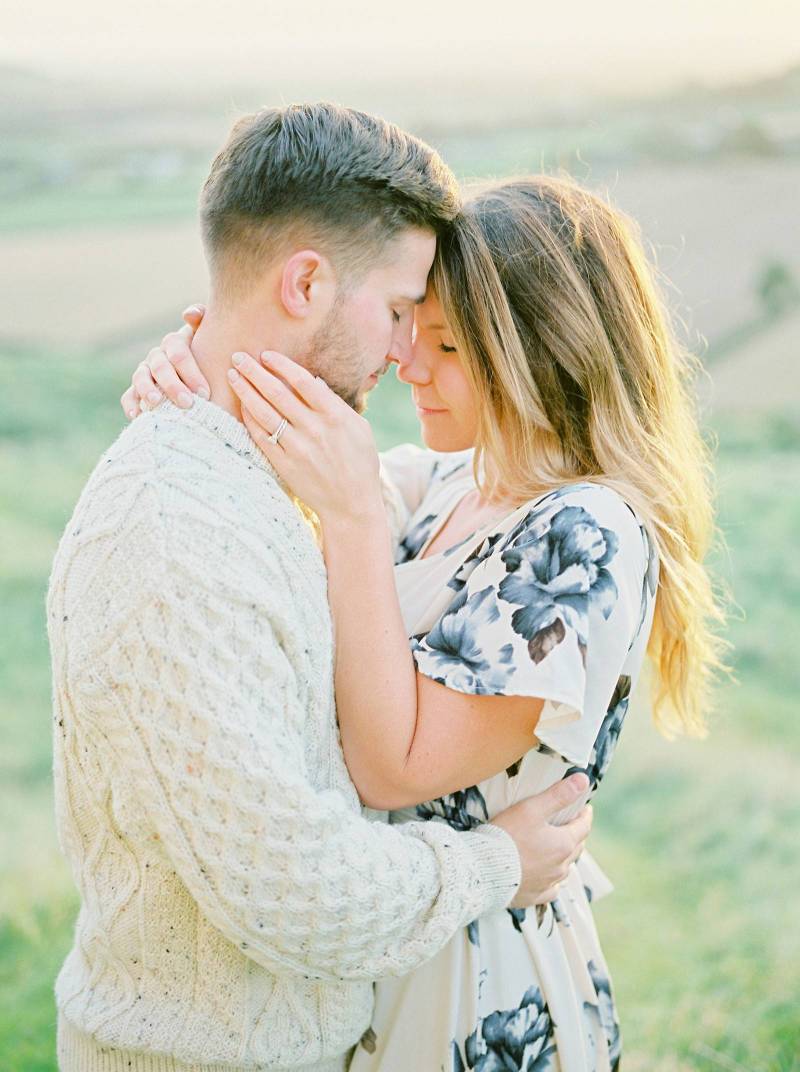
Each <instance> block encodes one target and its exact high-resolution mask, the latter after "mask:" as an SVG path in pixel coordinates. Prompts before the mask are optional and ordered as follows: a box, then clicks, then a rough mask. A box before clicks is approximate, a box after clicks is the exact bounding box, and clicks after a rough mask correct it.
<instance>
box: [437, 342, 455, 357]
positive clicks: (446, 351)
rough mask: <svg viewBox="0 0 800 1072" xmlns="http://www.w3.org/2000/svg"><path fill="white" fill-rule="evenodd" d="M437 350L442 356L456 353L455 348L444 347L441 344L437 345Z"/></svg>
mask: <svg viewBox="0 0 800 1072" xmlns="http://www.w3.org/2000/svg"><path fill="white" fill-rule="evenodd" d="M439 349H440V350H441V351H442V353H443V354H454V353H455V352H456V348H455V346H445V344H444V343H443V342H440V343H439Z"/></svg>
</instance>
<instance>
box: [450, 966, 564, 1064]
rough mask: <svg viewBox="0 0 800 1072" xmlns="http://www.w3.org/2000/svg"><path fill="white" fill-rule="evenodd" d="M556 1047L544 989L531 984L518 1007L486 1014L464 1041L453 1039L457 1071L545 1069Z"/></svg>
mask: <svg viewBox="0 0 800 1072" xmlns="http://www.w3.org/2000/svg"><path fill="white" fill-rule="evenodd" d="M555 1052H556V1049H555V1046H554V1045H553V1025H552V1021H551V1019H550V1012H549V1010H548V1008H547V1004H546V1003H545V1001H544V998H543V997H542V992H541V990H540V989H539V988H538V987H536V986H531V987H529V988H528V990H527V991H526V992H525V994H524V996H523V998H522V1000H521V1001H520V1003H519V1006H518V1007H517V1008H516V1009H503V1010H498V1011H497V1012H493V1013H491V1014H490V1015H489V1016H486V1017H483V1018H482V1019H481V1020H480V1021H479V1023H478V1026H477V1027H476V1028H475V1030H474V1031H473V1032H472V1034H471V1035H469V1037H468V1038H467V1039H466V1040H465V1042H464V1052H463V1058H462V1054H461V1050H460V1049H459V1046H458V1044H457V1043H456V1042H455V1040H454V1041H453V1072H467V1069H470V1070H474V1072H504V1070H506V1069H508V1070H517V1069H519V1070H520V1072H544V1070H545V1069H547V1068H548V1067H549V1066H550V1064H551V1058H552V1057H553V1055H554V1054H555Z"/></svg>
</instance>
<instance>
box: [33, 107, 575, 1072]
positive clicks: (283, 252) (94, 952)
mask: <svg viewBox="0 0 800 1072" xmlns="http://www.w3.org/2000/svg"><path fill="white" fill-rule="evenodd" d="M457 205H458V200H457V194H456V190H455V186H454V183H453V179H452V176H451V175H450V173H449V172H448V171H447V170H446V169H445V168H444V165H443V164H442V163H441V161H440V160H439V159H438V157H437V156H436V155H435V154H434V153H433V152H432V151H431V150H430V149H428V148H427V147H426V146H424V145H422V144H421V143H420V142H418V141H416V140H415V139H413V138H411V137H410V136H408V135H406V134H404V133H403V132H401V131H400V130H398V129H397V128H395V127H392V126H389V125H387V124H385V123H383V122H381V121H379V120H377V119H373V118H371V117H368V116H366V115H363V114H361V113H358V112H353V111H349V110H344V109H339V108H336V107H334V106H331V105H313V106H302V107H291V108H287V109H270V110H264V111H262V112H260V113H258V114H257V115H255V116H251V117H248V118H246V119H244V120H242V121H241V122H240V123H238V124H237V125H236V126H235V127H234V130H233V132H232V134H231V136H230V138H229V141H228V143H227V144H226V146H225V147H224V148H223V150H222V151H221V153H220V154H219V155H218V157H217V158H216V160H215V161H214V164H213V166H212V170H211V174H210V176H209V178H208V180H207V182H206V185H205V188H204V191H203V197H202V202H201V217H202V225H203V237H204V242H205V248H206V252H207V256H208V260H209V267H210V273H211V300H210V304H209V309H208V312H207V314H206V316H205V318H204V320H203V324H202V327H201V329H200V330H199V331H198V333H197V335H196V337H195V341H194V344H193V348H194V352H195V355H196V356H197V358H198V361H199V363H200V367H201V369H202V371H203V373H204V375H205V376H206V378H207V380H208V383H209V385H210V396H211V400H210V401H204V400H202V399H198V400H196V401H195V404H194V405H193V406H191V408H189V409H187V410H186V411H185V412H184V411H182V410H181V409H180V408H178V407H176V406H173V405H172V404H171V403H168V402H165V403H163V404H162V405H160V406H158V407H157V408H156V409H155V411H154V412H153V413H151V414H149V415H148V416H146V417H143V418H142V419H140V420H137V421H135V422H134V423H133V424H132V425H131V426H130V427H129V428H127V429H126V430H125V431H124V432H123V433H122V435H121V436H120V437H119V439H118V440H117V442H116V443H115V444H114V445H113V446H112V447H111V449H110V450H109V451H108V452H107V454H106V455H105V456H104V457H103V458H102V459H101V461H100V463H99V464H98V466H97V468H96V469H95V471H94V473H93V474H92V476H91V477H90V479H89V482H88V484H87V486H86V488H85V490H84V493H83V495H82V496H81V499H80V501H79V503H78V506H77V507H76V510H75V513H74V515H73V517H72V519H71V521H70V522H69V524H68V526H67V529H66V531H65V533H64V536H63V538H62V541H61V544H60V546H59V550H58V552H57V555H56V559H55V563H54V568H53V574H52V578H51V585H50V592H49V596H48V626H49V634H50V642H51V649H52V659H53V688H54V703H55V778H56V803H57V816H58V824H59V832H60V837H61V841H62V845H63V847H64V851H65V852H66V854H67V856H68V858H69V860H70V862H71V864H72V867H73V872H74V875H75V880H76V883H77V885H78V888H79V890H80V894H81V910H80V914H79V917H78V922H77V926H76V933H75V942H74V945H73V948H72V950H71V951H70V953H69V955H68V957H67V960H66V962H65V964H64V966H63V968H62V971H61V973H60V975H59V979H58V983H57V1003H58V1008H59V1061H60V1067H61V1068H62V1070H63V1072H77V1070H80V1072H99V1070H101V1069H102V1070H104V1072H107V1070H117V1069H120V1070H122V1069H135V1070H139V1072H155V1070H158V1072H191V1070H195V1072H201V1070H202V1072H212V1070H213V1072H216V1070H220V1072H221V1070H222V1069H227V1070H230V1069H256V1068H258V1069H271V1070H273V1072H278V1070H282V1069H283V1070H286V1069H290V1068H292V1069H297V1068H303V1069H314V1070H316V1072H334V1070H337V1072H340V1070H341V1069H343V1068H344V1067H346V1056H347V1051H348V1049H349V1047H351V1046H352V1045H353V1044H354V1043H355V1042H357V1041H358V1039H359V1037H360V1036H361V1034H362V1033H363V1031H364V1030H365V1029H366V1028H367V1027H368V1026H369V1021H370V1014H371V1002H372V987H371V982H372V980H374V979H375V978H377V977H379V976H381V975H388V974H402V973H404V972H408V971H410V970H412V969H413V968H414V967H415V966H416V965H418V964H419V963H421V962H422V961H424V960H426V959H428V958H430V957H432V956H433V955H434V954H435V953H436V952H437V951H438V950H439V949H440V948H441V947H442V946H443V945H444V944H445V943H446V942H447V940H448V939H449V938H450V937H451V936H452V934H453V933H454V932H455V931H456V930H457V929H458V928H459V927H463V926H465V925H467V924H468V923H469V922H470V921H471V920H473V919H475V918H476V917H477V916H479V915H481V914H482V913H484V912H487V911H491V910H493V909H498V908H503V907H505V906H507V905H508V904H509V903H511V901H512V898H514V904H521V905H530V904H533V903H536V902H537V901H539V900H542V899H546V898H547V897H548V892H549V895H550V896H552V886H553V883H554V882H555V881H557V879H558V877H559V875H561V874H563V869H564V866H565V864H566V862H567V861H569V860H570V859H573V858H574V856H575V855H576V853H577V852H578V851H579V850H580V847H581V845H582V843H583V840H584V839H585V837H586V835H587V833H588V827H589V822H590V819H589V816H587V815H584V816H583V817H582V818H581V819H580V820H576V821H575V822H574V823H573V824H571V825H570V826H569V827H564V828H561V829H556V828H554V827H552V826H550V825H549V824H548V822H547V820H548V817H549V816H551V815H553V814H555V813H556V812H557V811H558V810H559V809H561V808H562V807H564V806H565V805H568V804H570V803H572V802H573V801H574V800H575V799H577V798H578V797H579V796H580V794H581V792H582V791H583V789H584V788H585V785H586V782H585V780H584V778H583V776H582V775H578V776H575V777H574V778H573V779H572V780H571V781H569V782H564V783H560V784H559V785H558V786H555V787H553V789H552V790H550V791H549V792H548V793H547V794H543V795H542V797H541V798H534V800H532V801H530V802H525V803H523V804H520V805H517V806H516V807H515V808H512V809H509V811H508V812H506V813H504V814H503V815H501V816H500V817H498V818H497V819H496V820H495V821H494V823H492V824H486V825H485V826H484V827H482V828H481V829H480V830H478V831H475V832H469V833H464V834H456V833H454V832H453V831H452V830H451V829H450V828H449V827H447V826H446V825H444V824H438V823H433V822H430V823H420V824H410V825H408V826H404V827H402V828H399V827H391V826H389V825H386V824H383V823H377V822H372V821H369V820H368V819H367V818H365V817H362V816H361V814H360V811H359V802H358V799H357V795H356V793H355V790H354V788H353V786H352V783H351V782H350V779H349V778H348V775H347V770H346V768H345V764H344V759H343V755H342V752H341V748H340V744H339V741H338V737H337V730H336V720H335V710H334V697H333V673H332V662H333V641H332V635H331V622H330V616H329V611H328V606H327V602H326V588H325V572H324V566H323V562H322V557H321V555H320V553H319V550H318V548H317V546H316V544H315V542H314V539H313V535H312V531H311V529H310V528H309V526H308V525H307V524H306V522H305V521H304V519H303V517H302V516H301V514H300V512H299V511H298V510H297V508H296V507H295V505H294V504H293V502H292V501H291V500H290V499H289V498H288V497H287V496H286V495H285V494H284V492H283V491H282V489H281V487H280V486H279V484H278V482H277V480H276V478H275V475H274V473H273V472H272V470H271V469H270V467H269V465H268V463H267V462H266V461H265V459H264V458H263V456H262V455H261V453H260V452H259V451H258V450H257V449H256V447H255V445H254V444H253V442H252V440H251V439H250V437H249V435H248V433H247V431H246V429H245V427H244V425H243V424H242V422H241V412H240V410H239V409H238V407H237V403H236V399H235V396H234V395H233V394H232V392H231V391H230V389H229V387H228V385H227V379H226V372H227V369H228V367H229V364H230V356H231V354H232V353H233V352H235V351H237V350H242V351H248V352H250V353H259V352H261V350H263V349H264V347H265V345H266V344H267V342H269V344H270V345H271V346H272V347H275V348H278V349H280V350H281V351H283V352H285V353H288V354H290V355H292V356H294V357H295V358H296V359H297V360H298V361H301V362H302V363H303V364H304V365H305V366H306V367H308V368H309V369H311V370H313V371H314V372H315V373H317V374H319V375H322V376H324V378H325V379H326V380H327V381H328V383H329V384H331V386H333V387H334V388H335V389H336V390H337V391H338V392H339V393H340V394H341V395H342V397H343V398H345V399H347V400H348V401H349V402H351V404H354V405H358V404H359V399H360V397H361V395H362V393H363V390H364V389H368V388H369V387H370V386H372V385H374V383H375V382H376V380H377V375H378V373H379V371H380V370H381V368H382V367H383V365H384V364H385V362H386V361H387V359H388V358H390V357H393V356H394V357H396V356H397V355H398V353H399V352H400V351H401V350H402V348H403V347H407V346H408V345H410V337H411V322H412V318H413V309H414V306H415V304H416V303H417V302H419V301H420V300H421V299H422V296H423V295H424V293H425V287H426V280H427V274H428V271H429V269H430V266H431V263H432V260H433V255H434V250H435V242H436V233H437V230H438V229H439V228H441V227H442V226H443V225H445V224H446V222H447V220H448V219H450V218H452V216H453V214H454V213H455V211H456V210H457Z"/></svg>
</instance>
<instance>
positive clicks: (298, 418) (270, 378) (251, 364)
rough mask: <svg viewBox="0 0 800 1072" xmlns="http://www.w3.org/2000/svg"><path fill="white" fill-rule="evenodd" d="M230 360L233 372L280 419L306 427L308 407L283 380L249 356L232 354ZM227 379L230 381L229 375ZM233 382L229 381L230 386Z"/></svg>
mask: <svg viewBox="0 0 800 1072" xmlns="http://www.w3.org/2000/svg"><path fill="white" fill-rule="evenodd" d="M232 360H233V363H234V365H235V371H237V372H238V373H239V374H240V375H241V376H243V377H245V378H246V380H247V381H249V383H250V384H251V385H252V386H253V387H254V388H255V389H256V391H257V392H258V393H259V394H261V395H263V397H264V398H265V399H266V400H267V401H268V402H269V403H270V404H271V405H272V406H273V408H274V409H275V410H277V411H278V412H279V413H280V415H281V416H282V417H286V419H287V420H288V421H290V422H291V423H292V424H293V425H295V426H296V427H297V428H304V427H307V426H308V424H309V418H312V417H313V415H312V414H311V412H310V410H309V407H308V406H307V405H306V403H305V401H304V400H303V399H302V398H299V397H298V396H297V395H296V394H295V392H294V391H293V390H292V389H291V388H290V387H287V385H286V384H285V383H284V381H283V380H280V379H278V377H277V376H275V375H274V374H273V373H272V372H270V371H269V370H268V369H265V368H263V367H262V366H261V365H260V364H259V363H258V362H257V361H256V360H255V358H252V357H251V356H250V355H249V354H244V353H238V354H234V355H233V358H232ZM228 378H229V379H230V373H229V377H228ZM234 382H235V381H234V380H231V383H232V384H233V383H234Z"/></svg>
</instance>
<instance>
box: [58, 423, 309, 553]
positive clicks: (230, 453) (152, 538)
mask: <svg viewBox="0 0 800 1072" xmlns="http://www.w3.org/2000/svg"><path fill="white" fill-rule="evenodd" d="M298 525H300V526H303V522H302V519H300V517H299V514H298V512H297V510H296V508H295V507H294V505H293V503H292V502H291V500H290V499H289V498H288V496H287V495H286V493H285V492H284V491H283V490H282V489H281V487H280V485H279V484H278V482H277V480H276V479H275V477H274V476H272V475H271V474H270V473H269V472H267V470H265V469H264V468H263V466H259V465H257V464H251V463H249V462H248V460H247V459H246V458H243V457H242V456H241V454H239V453H237V452H236V451H235V450H233V449H231V448H230V447H228V446H227V445H226V443H225V441H224V439H221V438H219V437H216V436H214V435H212V434H210V433H209V431H208V429H206V428H204V427H202V426H199V425H197V424H195V423H194V422H192V421H191V420H181V419H180V415H178V416H173V415H172V414H171V413H170V412H164V413H162V412H160V411H156V412H154V413H150V414H145V415H143V416H142V417H138V418H137V419H136V420H135V421H133V422H132V423H131V424H130V425H128V427H126V428H125V429H124V430H123V431H122V432H121V434H120V435H119V436H118V437H117V439H116V440H115V441H114V443H112V445H111V446H110V447H109V448H108V450H107V451H106V452H105V453H104V454H103V455H102V457H101V458H100V460H99V461H98V463H97V465H96V466H95V468H94V470H93V472H92V473H91V475H90V477H89V479H88V481H87V482H86V484H85V486H84V488H83V491H82V493H81V495H80V498H79V500H78V503H77V505H76V507H75V510H74V512H73V514H72V517H71V519H70V521H69V522H68V524H67V526H66V529H65V531H64V534H63V536H62V540H61V543H60V545H59V550H58V553H57V555H56V561H55V563H54V571H56V570H58V568H59V567H62V568H63V566H64V560H65V559H67V560H72V559H74V558H75V557H77V556H80V557H81V558H82V559H83V560H84V562H89V561H91V562H92V567H91V568H92V569H98V570H103V571H105V570H106V569H107V568H108V562H109V558H112V559H119V558H120V557H121V556H125V557H127V558H128V559H132V560H140V559H141V560H144V561H145V562H146V561H149V562H150V563H151V565H153V566H155V565H156V563H157V561H158V560H165V559H166V560H167V561H168V562H174V561H175V560H176V559H177V558H186V557H187V556H192V555H191V548H196V550H197V553H198V554H199V555H200V556H203V557H208V556H210V557H214V556H215V555H216V554H219V555H224V553H225V549H226V548H230V547H232V546H233V544H239V545H241V544H243V543H244V544H249V545H250V549H251V551H252V552H253V553H254V554H255V555H256V557H259V556H260V553H261V552H263V553H264V554H267V553H269V550H270V547H271V546H272V545H274V546H276V547H277V546H279V544H280V541H279V540H277V539H276V540H274V541H273V540H271V539H270V531H271V530H272V529H274V530H275V532H276V534H277V533H282V532H284V531H285V530H286V529H287V528H294V527H296V526H298ZM303 527H304V526H303ZM192 557H193V556H192Z"/></svg>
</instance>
